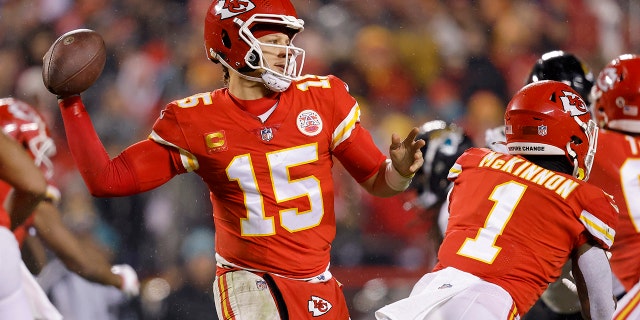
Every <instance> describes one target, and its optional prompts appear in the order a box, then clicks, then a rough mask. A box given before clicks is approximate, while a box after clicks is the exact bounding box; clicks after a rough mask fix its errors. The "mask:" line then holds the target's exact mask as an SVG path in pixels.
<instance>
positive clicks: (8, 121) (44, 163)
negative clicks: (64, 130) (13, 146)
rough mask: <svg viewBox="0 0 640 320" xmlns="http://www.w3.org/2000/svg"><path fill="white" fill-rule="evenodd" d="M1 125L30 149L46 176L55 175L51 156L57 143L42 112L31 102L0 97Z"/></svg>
mask: <svg viewBox="0 0 640 320" xmlns="http://www.w3.org/2000/svg"><path fill="white" fill-rule="evenodd" d="M0 127H2V130H3V131H4V132H5V133H6V134H7V135H8V136H10V137H12V138H14V139H15V140H16V141H18V142H19V143H20V144H22V145H23V146H24V147H25V149H27V150H28V151H29V153H30V154H31V156H32V157H33V159H34V162H35V164H36V166H38V167H40V169H41V170H42V172H43V173H44V175H45V178H47V180H48V179H51V177H53V163H52V162H51V159H50V158H51V157H53V156H54V155H55V154H56V145H55V143H54V142H53V139H51V134H50V133H49V129H48V128H47V126H46V124H45V122H44V120H43V119H42V117H41V116H40V114H39V113H38V112H37V111H36V110H35V109H34V108H32V107H31V106H30V105H29V104H27V103H25V102H23V101H20V100H16V99H13V98H3V99H0Z"/></svg>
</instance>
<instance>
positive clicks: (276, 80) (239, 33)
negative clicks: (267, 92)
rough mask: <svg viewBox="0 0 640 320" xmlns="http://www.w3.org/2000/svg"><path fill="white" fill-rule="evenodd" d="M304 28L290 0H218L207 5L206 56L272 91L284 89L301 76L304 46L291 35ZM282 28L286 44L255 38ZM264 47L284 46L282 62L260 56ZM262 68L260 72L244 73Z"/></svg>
mask: <svg viewBox="0 0 640 320" xmlns="http://www.w3.org/2000/svg"><path fill="white" fill-rule="evenodd" d="M303 29H304V21H302V20H301V19H298V16H297V13H296V10H295V8H294V7H293V5H292V4H291V2H289V0H260V1H257V0H243V1H234V0H218V1H213V2H212V3H211V5H210V6H209V9H208V11H207V14H206V17H205V23H204V43H205V49H206V51H207V56H208V57H209V59H211V60H212V61H214V62H220V63H222V64H223V65H224V66H226V67H227V68H229V69H231V70H235V71H237V72H239V73H240V75H241V76H242V77H243V78H246V79H249V80H252V81H257V82H263V83H265V84H266V85H267V86H268V87H269V88H270V89H272V90H274V91H284V90H286V89H287V88H288V87H289V84H290V83H291V81H292V80H293V79H295V78H296V77H298V76H300V73H301V72H302V66H303V64H304V56H305V52H304V50H302V49H300V48H297V47H295V46H294V45H293V44H292V41H293V38H294V36H295V35H296V34H297V33H298V32H300V31H302V30H303ZM274 32H281V33H284V34H286V35H288V36H289V43H288V44H284V45H283V44H276V43H263V42H260V41H258V39H257V38H260V37H261V36H264V35H266V34H270V33H274ZM266 47H270V48H274V49H278V50H284V52H285V54H286V57H285V62H284V66H281V67H276V66H270V65H269V64H268V63H267V61H266V60H265V59H264V57H263V53H262V50H263V49H264V48H266ZM255 70H260V71H261V76H260V77H259V78H258V77H253V76H249V75H247V74H246V73H248V72H252V71H255Z"/></svg>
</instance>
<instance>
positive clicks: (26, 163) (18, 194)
mask: <svg viewBox="0 0 640 320" xmlns="http://www.w3.org/2000/svg"><path fill="white" fill-rule="evenodd" d="M0 149H2V152H0V179H2V180H3V181H5V182H7V183H8V184H10V185H11V186H12V187H13V192H12V195H11V197H10V198H9V201H8V202H7V212H8V213H9V215H10V217H11V229H12V230H13V229H15V227H17V226H19V225H20V224H22V223H23V222H24V221H25V220H26V219H27V218H28V217H29V216H30V215H31V213H32V212H33V209H34V208H35V207H36V206H37V205H38V203H39V202H40V201H42V200H43V199H44V197H45V192H46V188H47V182H46V180H45V178H44V176H43V175H42V172H41V171H40V169H38V167H36V166H35V164H34V163H33V160H32V159H31V157H29V155H28V154H27V153H26V152H25V150H24V148H23V147H22V146H21V145H20V144H18V143H17V142H15V141H14V140H12V139H11V138H9V137H7V136H6V135H5V134H2V133H0Z"/></svg>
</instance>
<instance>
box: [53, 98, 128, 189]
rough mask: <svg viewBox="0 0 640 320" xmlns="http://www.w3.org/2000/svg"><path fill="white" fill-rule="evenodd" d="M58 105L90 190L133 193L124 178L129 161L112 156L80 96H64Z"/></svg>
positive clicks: (80, 170) (68, 140) (78, 163)
mask: <svg viewBox="0 0 640 320" xmlns="http://www.w3.org/2000/svg"><path fill="white" fill-rule="evenodd" d="M59 106H60V110H61V112H62V119H63V121H64V126H65V131H66V135H67V142H68V144H69V149H70V150H71V154H72V156H73V159H74V160H75V163H76V165H77V167H78V171H79V172H80V174H81V175H82V178H83V179H84V181H85V184H86V185H87V188H88V189H89V191H90V192H91V194H92V195H94V196H97V197H109V196H123V195H130V194H131V193H132V192H133V191H132V190H131V189H132V183H130V180H128V179H123V177H127V176H128V173H127V166H126V164H125V163H124V162H123V161H122V160H121V159H119V158H115V159H114V160H111V159H110V158H109V154H108V153H107V151H106V150H105V148H104V146H103V145H102V142H101V141H100V138H99V137H98V134H97V133H96V131H95V129H94V127H93V124H92V123H91V119H90V117H89V114H88V113H87V111H86V109H85V107H84V104H83V103H82V100H81V99H80V96H72V97H69V98H66V99H61V100H60V101H59ZM133 189H135V186H134V188H133Z"/></svg>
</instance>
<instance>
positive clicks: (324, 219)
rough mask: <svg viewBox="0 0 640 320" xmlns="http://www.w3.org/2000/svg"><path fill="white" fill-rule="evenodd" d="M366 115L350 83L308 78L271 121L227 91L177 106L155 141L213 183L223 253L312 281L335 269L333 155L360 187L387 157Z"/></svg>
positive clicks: (165, 116) (169, 109)
mask: <svg viewBox="0 0 640 320" xmlns="http://www.w3.org/2000/svg"><path fill="white" fill-rule="evenodd" d="M359 117H360V109H359V107H358V104H357V103H356V101H355V99H354V98H353V97H352V96H351V95H350V94H349V93H348V90H347V88H346V85H345V84H344V83H343V82H342V81H340V80H339V79H338V78H335V77H333V76H328V77H318V76H307V77H304V78H302V79H300V80H298V81H296V82H294V83H292V84H291V87H290V88H289V89H288V90H287V91H285V92H282V93H281V94H280V97H279V101H278V104H277V107H276V108H275V110H274V111H273V113H272V114H271V115H270V116H269V117H268V118H267V119H266V121H265V122H263V121H262V120H260V119H259V118H258V117H256V116H254V115H251V114H249V113H247V112H245V111H243V110H242V109H241V108H240V107H238V106H237V105H236V103H235V102H234V100H233V98H232V97H231V96H230V95H229V92H228V90H227V89H219V90H216V91H214V92H211V93H204V94H196V95H193V96H191V97H188V98H185V99H182V100H178V101H174V102H172V103H170V104H168V105H167V106H166V108H165V109H164V110H163V112H162V115H161V117H160V118H159V119H158V120H157V121H156V123H155V124H154V127H153V132H152V134H151V139H153V140H154V141H156V142H159V143H161V144H165V145H169V146H172V147H175V148H176V151H177V152H176V153H175V154H176V161H178V162H179V163H182V165H183V167H184V168H185V170H187V171H194V172H195V173H197V174H198V175H199V176H200V177H202V179H203V180H204V182H205V183H206V184H207V185H208V187H209V190H210V191H211V201H212V203H213V218H214V223H215V230H216V241H215V242H216V251H217V253H218V254H219V255H221V256H222V257H223V258H225V259H226V260H227V261H229V262H231V263H233V264H235V265H238V266H241V267H243V268H248V269H256V270H261V271H267V272H273V273H277V274H281V275H285V276H288V277H293V278H307V277H312V276H316V275H318V274H320V273H322V272H324V271H325V270H326V268H327V267H328V265H329V253H330V249H331V242H332V241H333V239H334V236H335V228H336V225H335V224H336V221H335V216H334V189H333V178H332V173H331V168H332V166H333V160H332V156H334V155H335V156H336V158H337V159H339V160H340V161H341V163H342V164H343V165H344V166H345V167H346V168H347V170H348V171H349V172H350V174H351V175H352V176H353V177H354V178H355V179H356V180H357V181H358V182H363V181H365V180H366V179H368V178H370V177H371V176H373V175H374V174H375V173H376V172H377V171H378V170H379V168H380V166H381V165H382V164H383V162H384V161H385V160H386V156H385V155H384V154H383V153H382V152H381V151H380V150H379V149H378V148H377V147H376V146H375V144H374V143H373V139H372V138H371V136H370V135H369V133H368V132H367V131H365V130H364V129H363V128H362V127H360V125H359Z"/></svg>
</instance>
